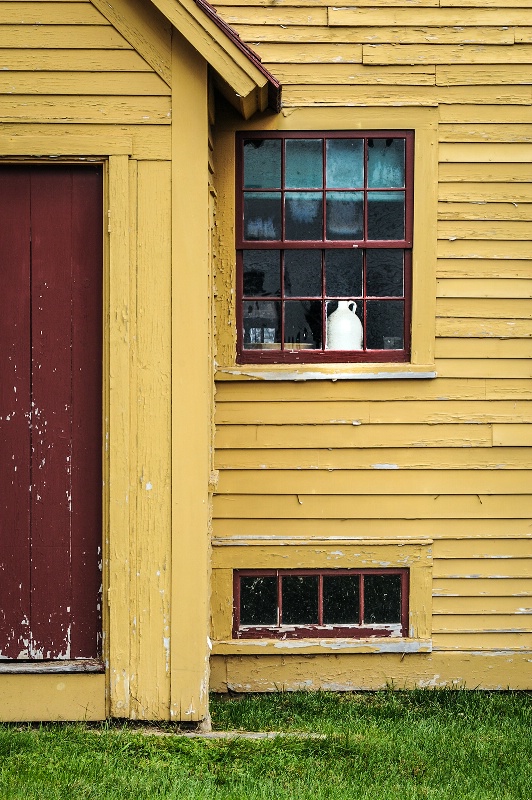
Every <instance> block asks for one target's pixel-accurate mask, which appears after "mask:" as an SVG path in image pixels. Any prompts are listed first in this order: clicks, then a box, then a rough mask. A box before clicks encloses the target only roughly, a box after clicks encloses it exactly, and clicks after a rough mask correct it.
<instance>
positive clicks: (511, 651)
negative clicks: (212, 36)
mask: <svg viewBox="0 0 532 800" xmlns="http://www.w3.org/2000/svg"><path fill="white" fill-rule="evenodd" d="M215 5H216V8H217V10H218V12H219V13H220V14H221V15H222V17H223V18H224V19H225V20H226V21H227V22H229V23H230V24H231V25H233V26H234V27H235V29H236V30H237V31H238V33H239V34H240V36H241V37H242V38H243V39H244V41H246V42H248V43H249V44H251V45H252V46H253V47H254V48H255V49H256V50H257V52H258V53H259V54H260V56H261V57H262V59H263V62H264V64H265V65H266V67H267V68H268V69H270V70H271V71H272V72H273V73H274V74H275V75H276V77H277V78H279V79H280V80H281V82H282V84H283V111H282V112H281V115H279V117H277V118H276V117H273V116H272V115H263V117H262V118H261V119H258V120H254V121H253V123H252V127H253V128H254V129H257V130H262V129H274V130H275V129H282V130H307V129H312V128H314V129H317V130H319V129H322V128H323V129H327V128H328V129H333V130H334V129H343V128H349V127H354V128H360V127H362V128H363V127H374V128H379V127H380V128H386V129H387V128H389V127H390V126H392V127H393V125H394V124H396V127H400V126H401V124H403V125H404V127H411V126H419V127H420V129H423V130H428V127H430V125H432V124H433V129H432V130H433V132H434V138H433V140H432V143H433V145H434V150H435V161H436V162H437V173H435V175H434V184H435V187H436V197H435V200H436V202H435V204H434V208H433V210H431V211H430V212H429V213H430V214H432V216H431V217H430V219H429V226H428V227H429V230H427V229H426V227H427V226H426V219H427V217H426V216H424V223H423V225H419V215H420V214H423V215H426V213H427V212H426V208H425V205H426V204H425V203H424V201H423V197H424V195H423V191H428V192H429V193H430V188H428V187H426V188H425V189H424V190H423V189H420V192H419V193H418V195H417V198H416V203H415V211H414V213H415V223H414V224H415V226H416V227H415V233H414V259H415V258H416V256H415V253H416V247H418V248H419V247H420V246H423V247H424V248H425V252H429V254H430V250H431V247H430V246H429V244H428V243H427V241H426V239H427V237H430V236H432V237H433V238H432V242H433V245H432V251H433V252H434V253H435V254H436V255H437V259H436V261H435V264H434V278H435V280H434V283H433V284H432V285H431V284H430V283H427V284H426V285H425V286H424V287H423V288H422V290H421V294H422V296H423V298H424V301H425V304H426V306H427V308H428V309H429V311H428V312H427V310H426V308H425V310H423V308H422V306H423V303H422V302H418V308H417V312H416V309H414V325H416V320H417V321H419V319H420V317H421V318H422V326H421V330H422V331H423V330H424V331H425V332H426V338H427V339H430V340H431V342H429V343H428V344H427V345H426V347H427V348H428V351H430V348H431V347H432V346H433V349H432V369H433V370H434V371H435V372H436V374H437V377H436V378H433V379H425V380H416V379H412V378H411V376H408V379H400V378H399V377H398V378H396V379H392V380H371V379H369V377H370V376H369V374H368V373H371V372H372V371H373V372H375V371H376V370H375V368H364V367H359V366H357V365H347V368H346V367H342V366H339V367H338V368H337V372H338V373H340V374H341V376H342V377H343V378H344V379H341V380H337V381H331V380H319V379H317V378H319V377H320V376H319V375H317V373H318V372H320V370H319V368H311V369H308V370H306V369H304V370H302V369H301V368H299V369H297V368H294V367H287V366H283V367H279V368H275V367H272V366H271V365H269V366H268V367H267V368H266V369H264V368H261V367H258V368H256V369H254V368H253V366H252V365H246V367H245V368H244V367H238V366H237V365H236V364H235V335H236V332H235V317H234V294H231V292H232V289H233V287H234V286H235V272H234V263H235V257H234V227H233V220H232V215H233V211H234V209H233V207H232V202H233V201H232V197H233V191H234V190H233V185H234V184H233V181H234V178H233V175H232V152H233V150H232V148H233V133H234V131H235V130H242V129H244V128H245V126H244V125H243V124H242V123H241V122H240V121H238V120H237V119H236V117H235V116H234V115H232V114H231V113H225V114H222V118H221V119H220V116H219V118H218V122H219V125H218V139H217V146H218V150H217V151H215V152H216V154H217V157H218V159H217V163H216V175H217V190H218V196H219V197H221V198H223V203H222V202H220V203H219V209H218V217H217V234H218V261H217V263H216V286H217V290H218V302H217V310H216V321H217V333H218V354H217V361H218V372H217V379H218V380H217V393H216V424H217V433H216V467H217V468H218V469H219V471H220V480H219V485H218V490H217V495H216V497H215V501H214V520H213V531H214V540H213V543H214V555H213V564H214V567H215V570H214V572H215V577H214V584H213V589H214V597H213V625H214V628H213V633H214V639H215V643H214V653H215V656H214V658H213V660H212V686H213V688H215V689H216V690H218V691H225V690H226V689H227V687H232V688H234V689H235V690H239V691H246V690H273V689H274V688H275V687H279V686H282V687H285V688H290V687H292V688H293V687H297V686H311V687H317V686H324V687H326V688H335V687H337V688H360V687H362V688H364V687H365V688H376V687H378V686H382V685H385V684H386V682H392V681H395V683H396V685H443V684H447V685H457V684H458V685H462V684H465V685H467V686H470V687H472V686H485V687H491V688H497V687H498V688H505V687H507V686H515V687H519V688H524V687H528V688H530V686H531V683H532V682H531V679H530V664H529V659H530V651H531V650H532V617H531V614H532V580H531V577H530V576H531V574H532V572H531V570H532V541H531V536H532V529H531V527H530V517H531V515H532V499H531V495H530V468H531V466H532V454H531V450H530V446H531V445H532V436H531V433H530V431H531V426H530V422H531V419H532V404H531V402H530V400H531V397H532V382H531V380H530V378H531V367H530V363H531V361H530V358H531V356H532V339H531V336H532V271H531V270H532V249H531V246H530V234H531V232H532V189H531V183H530V180H531V177H532V173H531V168H530V162H531V158H532V125H531V123H532V112H531V99H532V95H531V90H530V69H531V63H532V33H531V31H532V11H531V10H530V9H529V8H521V7H520V8H516V7H514V5H515V4H514V5H512V3H510V2H505V3H499V2H497V3H495V2H493V3H492V2H488V3H485V2H480V0H467V2H460V3H458V2H454V0H449V1H448V2H445V3H441V2H439V3H438V2H436V1H435V0H434V1H433V0H419V2H416V3H414V4H412V3H411V2H407V0H392V2H389V0H362V2H360V0H356V1H355V0H352V2H351V0H348V1H347V2H344V3H342V4H340V5H341V7H338V6H337V5H333V4H332V3H330V2H328V0H319V2H313V3H309V2H306V1H305V0H280V2H277V3H275V4H274V5H272V4H271V3H269V2H267V0H248V1H247V2H245V3H244V2H242V0H234V2H232V1H231V0H219V2H217V3H216V4H215ZM413 5H414V6H415V7H412V6H413ZM423 115H426V119H427V120H428V122H427V123H426V124H425V123H424V122H422V118H423V119H424V117H423ZM405 120H406V122H405ZM423 126H425V127H423ZM416 135H417V133H416ZM418 141H419V137H418ZM430 146H432V145H430ZM428 147H429V145H427V144H425V145H424V148H425V149H427V148H428ZM418 158H419V153H416V159H418ZM418 167H419V161H416V170H418ZM424 169H428V168H427V167H424ZM427 174H428V172H427ZM418 177H419V173H418ZM436 181H437V183H436ZM425 182H426V183H430V181H425ZM416 191H417V190H416ZM429 200H430V197H429ZM427 263H428V262H424V260H423V259H418V262H417V265H416V266H415V267H414V269H416V268H417V269H418V270H419V269H422V270H424V269H425V268H426V267H427ZM417 301H419V296H418V297H417ZM417 301H416V302H417ZM431 322H432V324H433V326H434V327H433V328H431ZM416 335H420V333H419V329H418V331H417V334H416ZM428 351H426V352H428ZM418 363H420V364H423V363H424V364H425V365H427V360H426V359H425V361H424V360H423V359H421V360H420V361H419V362H418ZM428 366H429V367H430V366H431V365H430V363H428ZM381 367H382V365H379V370H380V369H381ZM327 371H328V370H326V369H325V370H323V369H322V370H321V372H322V373H327ZM329 371H332V370H329ZM397 371H398V372H400V369H399V368H398V369H397ZM303 372H306V373H307V375H306V377H307V380H302V379H301V378H303V377H304V376H303V375H302V373H303ZM364 373H366V377H367V378H368V379H367V380H349V379H347V378H349V377H357V376H358V377H361V376H363V374H364ZM322 377H323V375H322ZM331 377H332V376H331ZM297 378H300V379H301V380H295V379H297ZM258 537H264V538H263V539H262V540H261V539H258ZM269 537H272V538H273V537H276V540H279V541H280V540H282V546H281V545H280V546H279V547H277V549H276V548H275V547H273V544H274V542H273V541H270V542H268V541H267V540H268V539H269ZM368 537H369V538H371V539H373V540H382V541H384V540H386V542H389V541H390V540H391V541H394V542H396V543H401V542H404V541H405V540H408V539H409V538H412V537H414V538H419V539H420V540H423V539H425V540H426V541H433V544H432V545H431V546H432V557H433V562H432V564H433V566H432V569H433V578H432V586H431V595H432V612H431V622H430V627H431V637H430V638H431V642H432V653H422V652H417V653H407V654H406V655H404V656H403V658H402V657H401V656H400V655H391V654H389V655H386V654H383V653H381V654H380V655H379V654H377V653H370V654H363V653H362V652H356V651H355V650H353V652H351V651H348V652H349V654H344V655H341V654H337V655H334V656H332V655H327V656H326V655H319V654H318V653H319V652H322V653H323V648H322V649H321V650H320V648H319V647H317V649H316V647H315V648H314V651H313V650H312V648H310V649H309V650H308V655H305V656H304V657H301V656H300V655H297V650H296V649H295V647H293V648H292V652H290V646H289V644H288V643H285V644H286V646H285V647H284V648H283V650H282V654H280V647H279V644H278V643H277V644H276V643H271V644H267V645H266V644H265V643H263V644H262V646H260V647H259V646H258V645H256V644H255V645H252V644H249V645H246V643H245V642H242V641H238V642H234V643H233V644H231V642H230V636H229V638H228V630H227V619H228V615H229V616H230V610H229V606H230V603H231V596H230V595H231V579H230V577H231V571H232V569H233V568H236V567H238V566H242V565H243V564H244V563H245V566H246V567H248V568H251V567H255V568H258V567H262V566H268V567H270V568H271V567H274V566H277V567H283V568H287V567H295V566H300V567H305V566H311V565H317V564H318V562H317V561H316V559H317V558H318V555H316V554H317V553H322V554H323V553H324V552H326V551H327V548H329V550H330V551H331V552H332V551H337V550H341V549H342V547H341V546H342V544H345V542H346V541H351V543H352V549H351V550H350V551H349V552H347V551H346V554H345V555H344V556H343V557H342V558H337V559H336V562H335V563H336V564H337V565H338V566H348V565H353V566H357V565H359V560H357V559H358V556H356V554H355V551H356V548H355V549H353V547H354V544H353V542H354V541H358V542H362V543H363V542H364V541H365V540H366V539H367V538H368ZM261 541H262V545H261V544H260V542H261ZM383 546H384V545H383ZM386 548H388V544H386ZM396 550H397V552H399V551H400V548H397V549H396ZM244 554H245V555H244ZM322 557H323V558H325V556H324V555H322ZM318 561H319V558H318ZM325 563H326V564H327V565H330V561H326V562H324V563H323V564H322V563H321V562H320V564H319V565H321V566H323V565H325ZM416 603H417V604H418V605H419V601H417V600H415V603H414V604H416ZM411 605H412V604H411ZM224 620H225V622H224ZM224 626H225V627H224ZM261 652H262V653H268V655H263V656H261V655H260V653H261ZM305 652H307V651H305ZM257 653H259V655H257ZM276 653H277V654H278V655H276Z"/></svg>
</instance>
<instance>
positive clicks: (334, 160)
mask: <svg viewBox="0 0 532 800" xmlns="http://www.w3.org/2000/svg"><path fill="white" fill-rule="evenodd" d="M326 152H327V167H326V175H327V186H328V187H329V188H330V189H351V188H355V187H356V186H364V141H363V139H328V140H327V142H326Z"/></svg>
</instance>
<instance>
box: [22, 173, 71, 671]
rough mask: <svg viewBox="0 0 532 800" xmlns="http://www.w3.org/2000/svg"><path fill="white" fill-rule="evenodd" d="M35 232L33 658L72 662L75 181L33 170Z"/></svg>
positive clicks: (33, 311)
mask: <svg viewBox="0 0 532 800" xmlns="http://www.w3.org/2000/svg"><path fill="white" fill-rule="evenodd" d="M31 195H32V196H31V225H32V283H31V298H32V300H31V302H32V445H31V446H32V492H31V509H32V511H31V517H32V545H31V549H32V558H31V584H32V586H31V597H32V603H31V626H32V636H33V653H32V656H33V657H34V658H44V659H49V658H61V657H62V658H70V636H71V628H70V625H71V608H72V591H71V570H70V550H71V534H72V531H71V502H72V501H71V469H72V446H71V441H72V348H71V334H72V325H73V320H72V305H71V296H72V234H71V229H72V225H71V213H72V211H71V197H72V178H71V174H70V170H69V169H68V167H65V168H61V167H56V168H54V169H53V170H51V169H48V168H46V167H43V168H41V169H36V170H34V172H33V174H32V185H31Z"/></svg>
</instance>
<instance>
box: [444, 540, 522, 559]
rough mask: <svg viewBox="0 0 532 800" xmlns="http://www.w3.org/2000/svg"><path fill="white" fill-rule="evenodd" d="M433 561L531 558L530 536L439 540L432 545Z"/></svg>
mask: <svg viewBox="0 0 532 800" xmlns="http://www.w3.org/2000/svg"><path fill="white" fill-rule="evenodd" d="M433 554H434V558H435V559H437V558H438V559H440V558H445V559H449V560H452V559H453V558H462V559H463V558H468V559H471V558H475V559H486V558H487V559H491V560H494V561H497V560H500V559H507V558H522V557H526V558H532V535H530V536H529V537H528V538H527V539H526V540H523V539H505V538H502V537H501V538H500V539H495V538H493V539H488V540H486V541H483V540H478V539H460V540H459V541H456V540H455V539H441V540H440V541H438V542H436V543H435V544H434V549H433Z"/></svg>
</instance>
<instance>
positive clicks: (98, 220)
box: [0, 165, 102, 660]
mask: <svg viewBox="0 0 532 800" xmlns="http://www.w3.org/2000/svg"><path fill="white" fill-rule="evenodd" d="M0 276H1V282H0V658H1V659H23V660H28V659H76V658H97V657H99V656H100V654H101V611H100V609H101V544H102V536H101V525H102V523H101V508H102V501H101V497H102V473H101V460H102V455H101V453H102V400H101V396H102V379H101V374H102V170H101V167H100V166H71V165H64V166H63V165H61V166H59V165H54V166H50V167H49V166H37V165H35V166H2V167H0Z"/></svg>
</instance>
